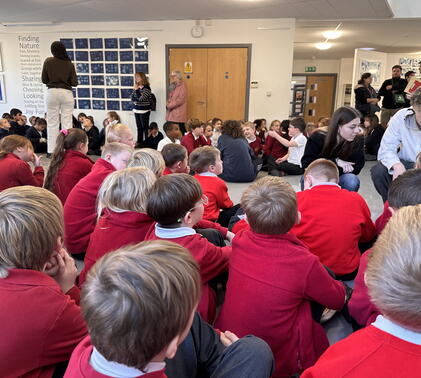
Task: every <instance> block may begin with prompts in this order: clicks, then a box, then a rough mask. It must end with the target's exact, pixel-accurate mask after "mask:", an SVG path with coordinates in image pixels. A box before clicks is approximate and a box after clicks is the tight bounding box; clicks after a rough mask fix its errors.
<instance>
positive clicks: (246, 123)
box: [242, 121, 256, 131]
mask: <svg viewBox="0 0 421 378" xmlns="http://www.w3.org/2000/svg"><path fill="white" fill-rule="evenodd" d="M242 127H243V128H245V127H250V128H251V129H252V130H253V131H256V125H255V124H254V123H253V122H250V121H248V122H244V123H243V124H242Z"/></svg>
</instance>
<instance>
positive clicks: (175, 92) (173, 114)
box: [165, 71, 187, 135]
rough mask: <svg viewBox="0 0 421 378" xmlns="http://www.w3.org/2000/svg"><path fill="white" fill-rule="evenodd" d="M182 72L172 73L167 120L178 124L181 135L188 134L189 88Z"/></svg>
mask: <svg viewBox="0 0 421 378" xmlns="http://www.w3.org/2000/svg"><path fill="white" fill-rule="evenodd" d="M182 78H183V77H182V75H181V72H180V71H172V72H171V75H170V82H171V83H170V87H169V94H168V100H167V116H166V117H165V119H166V120H167V121H170V122H172V123H177V124H178V125H179V127H180V131H181V133H182V134H183V135H184V134H185V133H186V126H185V125H184V124H185V123H186V120H187V86H186V84H185V83H184V81H183V80H182Z"/></svg>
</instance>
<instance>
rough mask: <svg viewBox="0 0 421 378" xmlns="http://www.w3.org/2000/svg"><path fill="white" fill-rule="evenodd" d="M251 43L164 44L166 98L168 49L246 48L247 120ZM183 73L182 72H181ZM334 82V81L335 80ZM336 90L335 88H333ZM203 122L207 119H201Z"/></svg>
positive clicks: (245, 107) (245, 109)
mask: <svg viewBox="0 0 421 378" xmlns="http://www.w3.org/2000/svg"><path fill="white" fill-rule="evenodd" d="M251 47H252V44H251V43H234V44H233V43H229V44H209V43H205V44H192V45H190V44H184V43H183V44H169V45H167V44H166V45H165V74H166V80H165V83H166V86H165V93H166V97H167V98H168V87H169V85H170V72H169V70H170V49H218V48H246V49H247V74H246V75H247V77H246V101H245V104H244V120H245V121H248V114H249V102H250V73H251ZM183 75H184V72H183ZM335 83H336V81H335ZM335 90H336V88H335ZM203 121H204V122H206V121H207V119H205V120H203Z"/></svg>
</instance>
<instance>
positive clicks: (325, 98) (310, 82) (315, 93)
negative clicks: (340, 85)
mask: <svg viewBox="0 0 421 378" xmlns="http://www.w3.org/2000/svg"><path fill="white" fill-rule="evenodd" d="M335 86H336V76H335V75H326V76H325V75H324V76H316V75H315V76H307V85H306V90H307V96H306V97H307V98H306V105H305V110H304V119H305V121H306V122H315V123H317V121H318V120H319V119H320V118H321V117H331V116H332V113H333V106H334V101H335Z"/></svg>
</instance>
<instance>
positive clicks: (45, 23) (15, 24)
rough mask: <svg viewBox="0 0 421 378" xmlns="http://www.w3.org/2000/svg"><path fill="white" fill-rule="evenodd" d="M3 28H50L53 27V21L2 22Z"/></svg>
mask: <svg viewBox="0 0 421 378" xmlns="http://www.w3.org/2000/svg"><path fill="white" fill-rule="evenodd" d="M1 24H2V25H3V26H5V27H19V26H51V25H54V24H55V22H53V21H41V22H2V23H1Z"/></svg>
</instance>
